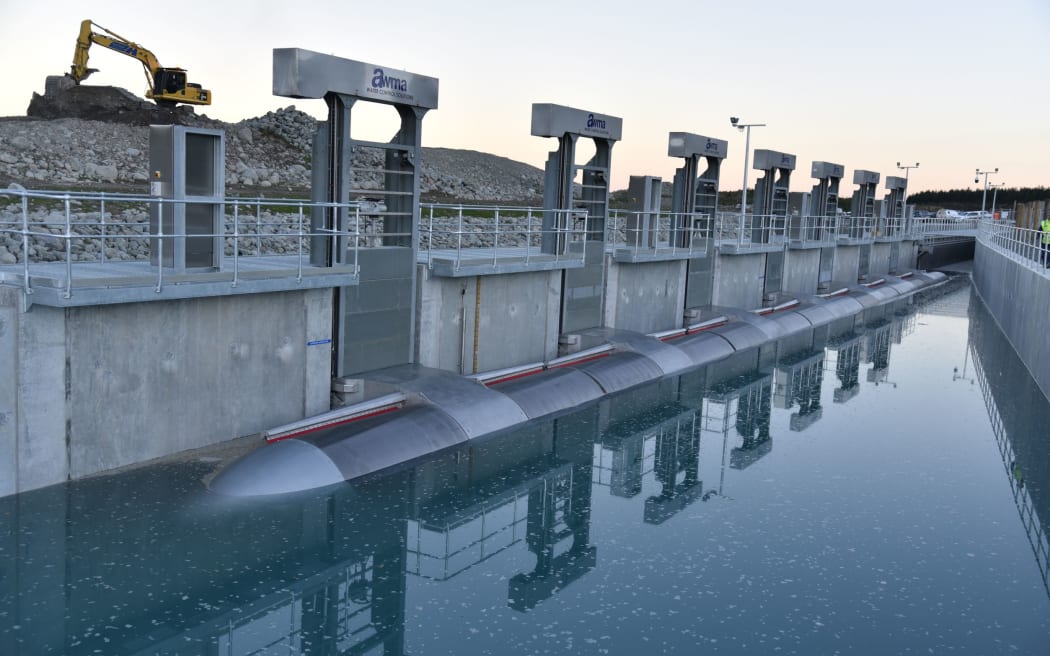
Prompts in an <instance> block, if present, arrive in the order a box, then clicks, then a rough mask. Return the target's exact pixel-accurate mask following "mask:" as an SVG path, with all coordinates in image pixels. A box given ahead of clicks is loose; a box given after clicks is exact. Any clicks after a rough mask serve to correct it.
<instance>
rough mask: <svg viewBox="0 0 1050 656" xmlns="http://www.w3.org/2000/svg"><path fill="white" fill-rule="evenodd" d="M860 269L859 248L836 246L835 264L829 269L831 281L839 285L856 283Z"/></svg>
mask: <svg viewBox="0 0 1050 656" xmlns="http://www.w3.org/2000/svg"><path fill="white" fill-rule="evenodd" d="M858 267H860V246H838V247H836V248H835V262H834V264H832V267H831V280H832V281H834V282H840V283H856V282H857V269H858Z"/></svg>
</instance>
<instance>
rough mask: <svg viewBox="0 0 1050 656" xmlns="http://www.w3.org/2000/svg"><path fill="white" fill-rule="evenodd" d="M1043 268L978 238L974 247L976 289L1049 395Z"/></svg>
mask: <svg viewBox="0 0 1050 656" xmlns="http://www.w3.org/2000/svg"><path fill="white" fill-rule="evenodd" d="M1044 271H1045V270H1044ZM1044 271H1036V270H1033V269H1030V268H1028V267H1026V266H1024V265H1022V264H1020V263H1019V262H1017V261H1015V260H1013V259H1011V258H1009V257H1007V256H1005V255H1003V254H1001V253H999V252H997V251H995V250H993V249H991V248H988V247H987V246H985V245H983V244H981V243H979V242H978V243H977V245H976V247H975V252H974V267H973V278H974V283H975V286H976V287H977V292H978V293H979V294H980V295H981V298H982V299H984V303H985V305H987V306H988V309H989V310H990V311H991V313H992V316H993V317H995V320H996V323H998V324H999V327H1000V328H1002V331H1003V333H1005V334H1006V337H1007V339H1009V340H1010V343H1011V344H1012V345H1013V347H1014V350H1015V351H1017V354H1018V355H1019V356H1020V357H1021V360H1022V361H1023V362H1024V363H1025V366H1026V367H1027V368H1028V371H1030V372H1031V374H1032V377H1033V378H1034V379H1035V382H1036V384H1037V385H1039V389H1041V390H1042V392H1043V394H1045V395H1046V396H1047V398H1050V321H1048V319H1047V318H1048V317H1050V276H1048V275H1047V273H1045V272H1044ZM1019 299H1024V301H1023V302H1019Z"/></svg>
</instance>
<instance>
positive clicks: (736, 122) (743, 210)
mask: <svg viewBox="0 0 1050 656" xmlns="http://www.w3.org/2000/svg"><path fill="white" fill-rule="evenodd" d="M729 123H730V124H731V125H732V126H733V127H734V128H736V129H737V130H740V131H741V132H746V133H747V137H746V138H745V139H744V190H743V191H741V192H740V216H741V217H743V216H744V215H746V214H747V160H748V158H749V157H750V156H751V128H764V127H766V124H765V123H744V124H741V123H740V119H739V118H737V117H736V116H730V117H729Z"/></svg>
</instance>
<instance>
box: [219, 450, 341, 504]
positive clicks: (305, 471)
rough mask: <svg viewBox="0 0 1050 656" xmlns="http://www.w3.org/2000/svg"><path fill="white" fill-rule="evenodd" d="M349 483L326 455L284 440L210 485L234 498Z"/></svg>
mask: <svg viewBox="0 0 1050 656" xmlns="http://www.w3.org/2000/svg"><path fill="white" fill-rule="evenodd" d="M344 480H346V477H345V476H344V475H343V473H342V471H341V470H340V469H339V467H337V466H336V464H335V463H334V462H333V461H332V459H331V458H330V457H329V456H328V455H327V454H325V452H324V451H322V450H321V449H319V448H318V447H317V446H315V445H313V444H310V443H309V442H306V441H303V440H285V441H283V442H277V443H276V444H271V445H269V446H265V447H263V448H261V449H256V450H255V451H253V452H251V453H249V454H248V455H247V456H245V457H244V458H242V459H240V460H238V461H236V462H234V463H233V464H232V465H230V466H229V467H227V468H226V469H224V470H223V471H222V472H220V473H219V475H218V476H216V477H215V478H214V479H212V481H211V483H210V484H209V486H208V487H209V488H210V489H211V491H212V492H215V493H217V494H223V495H226V496H231V497H254V496H262V495H268V494H287V493H289V492H299V491H302V490H312V489H315V488H319V487H327V486H329V485H334V484H336V483H342V482H343V481H344Z"/></svg>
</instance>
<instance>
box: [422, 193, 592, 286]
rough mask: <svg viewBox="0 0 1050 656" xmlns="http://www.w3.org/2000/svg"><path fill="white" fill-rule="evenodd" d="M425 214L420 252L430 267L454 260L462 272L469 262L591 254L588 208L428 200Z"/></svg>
mask: <svg viewBox="0 0 1050 656" xmlns="http://www.w3.org/2000/svg"><path fill="white" fill-rule="evenodd" d="M419 214H420V226H419V233H420V234H419V253H420V258H421V259H422V260H424V261H425V262H426V263H427V265H428V266H433V264H434V260H435V259H436V258H441V259H451V260H452V262H453V268H454V269H456V270H458V269H459V268H460V267H461V266H462V264H463V263H464V262H466V261H471V262H478V261H481V262H484V263H490V264H491V265H492V266H498V265H500V264H501V263H505V262H510V261H513V262H517V263H523V264H525V265H528V264H529V263H530V262H532V261H533V260H535V259H544V260H549V259H553V260H554V261H556V262H559V261H570V262H572V261H581V262H582V261H583V259H584V256H585V250H586V249H585V248H583V242H584V241H585V240H586V239H587V236H588V232H587V231H588V219H587V213H586V212H585V211H583V210H578V209H575V210H545V209H543V208H538V207H513V206H503V207H501V206H495V205H449V204H441V203H423V204H421V205H420V212H419ZM545 216H546V217H548V220H547V221H546V222H545V221H544V217H545ZM545 223H546V227H545Z"/></svg>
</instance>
